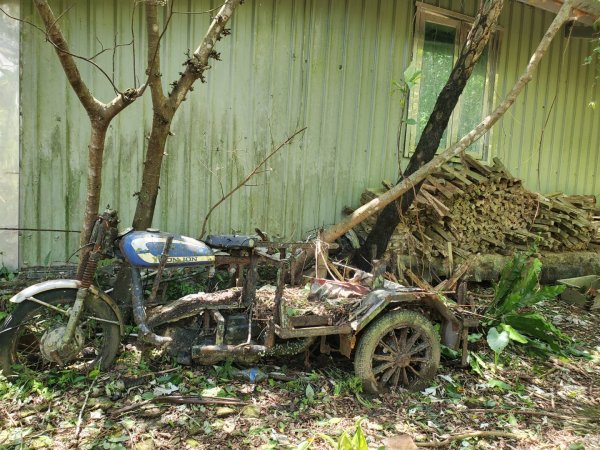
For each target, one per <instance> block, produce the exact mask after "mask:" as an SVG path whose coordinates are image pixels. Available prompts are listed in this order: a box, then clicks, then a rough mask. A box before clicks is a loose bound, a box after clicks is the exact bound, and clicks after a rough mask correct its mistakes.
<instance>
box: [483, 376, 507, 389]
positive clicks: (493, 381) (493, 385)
mask: <svg viewBox="0 0 600 450" xmlns="http://www.w3.org/2000/svg"><path fill="white" fill-rule="evenodd" d="M487 385H488V386H489V387H491V388H498V389H500V390H501V391H510V385H509V384H506V383H505V382H504V381H502V380H497V379H496V378H492V379H491V380H489V381H488V382H487Z"/></svg>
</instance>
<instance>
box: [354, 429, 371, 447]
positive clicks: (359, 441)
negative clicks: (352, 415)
mask: <svg viewBox="0 0 600 450" xmlns="http://www.w3.org/2000/svg"><path fill="white" fill-rule="evenodd" d="M352 449H353V450H369V446H368V445H367V439H366V438H365V434H364V433H363V430H362V427H361V426H360V423H357V424H356V433H354V436H353V437H352Z"/></svg>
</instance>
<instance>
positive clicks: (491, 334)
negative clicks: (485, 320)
mask: <svg viewBox="0 0 600 450" xmlns="http://www.w3.org/2000/svg"><path fill="white" fill-rule="evenodd" d="M509 340H510V338H509V337H508V333H507V332H506V331H503V332H501V333H498V330H496V328H495V327H491V328H490V329H489V330H488V334H487V343H488V345H489V346H490V348H491V349H492V350H493V351H494V362H495V364H496V365H498V356H499V355H500V353H502V350H504V349H505V348H506V346H507V345H508V343H509Z"/></svg>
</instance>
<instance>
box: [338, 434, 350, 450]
mask: <svg viewBox="0 0 600 450" xmlns="http://www.w3.org/2000/svg"><path fill="white" fill-rule="evenodd" d="M337 450H353V448H352V441H351V440H350V436H348V435H347V434H346V432H345V431H344V432H343V433H342V435H341V436H340V439H339V440H338V443H337Z"/></svg>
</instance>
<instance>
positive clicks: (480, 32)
mask: <svg viewBox="0 0 600 450" xmlns="http://www.w3.org/2000/svg"><path fill="white" fill-rule="evenodd" d="M503 5H504V0H486V1H485V2H483V3H482V4H481V6H480V8H479V11H478V13H477V17H476V18H475V22H474V23H473V26H472V28H471V30H470V31H469V35H468V36H467V41H466V43H465V46H464V47H463V49H462V51H461V54H460V56H459V58H458V60H457V61H456V64H455V65H454V68H453V69H452V72H451V73H450V77H449V79H448V82H447V83H446V85H445V86H444V88H443V89H442V91H441V92H440V94H439V96H438V98H437V100H436V103H435V107H434V108H433V111H432V112H431V115H430V116H429V120H428V121H427V124H426V125H425V128H424V130H423V133H422V134H421V138H420V139H419V142H418V143H417V147H416V149H415V152H414V153H413V155H412V157H411V158H410V161H409V163H408V166H407V167H406V169H405V170H404V173H403V175H402V177H401V178H400V180H398V183H400V182H401V181H402V180H403V179H404V178H406V177H407V176H409V175H411V174H413V173H414V172H415V171H416V170H417V169H419V168H420V167H422V166H423V165H424V164H426V163H428V162H429V161H431V159H432V158H433V157H434V156H435V153H436V151H437V149H438V147H439V145H440V141H441V139H442V135H443V133H444V131H445V130H446V127H447V126H448V122H449V120H450V116H451V114H452V112H453V111H454V107H455V106H456V104H457V103H458V99H459V97H460V95H461V94H462V92H463V90H464V88H465V86H466V84H467V81H468V80H469V78H470V76H471V74H472V73H473V69H474V68H475V64H476V63H477V61H479V58H480V57H481V54H482V53H483V50H484V49H485V47H486V46H487V44H488V41H489V40H490V37H491V36H492V33H493V31H494V27H495V25H496V23H497V22H498V17H499V16H500V12H501V11H502V6H503ZM420 188H421V183H417V184H415V185H414V186H413V188H412V189H410V190H409V191H407V192H406V193H405V194H404V195H402V198H401V199H400V200H399V201H397V202H394V203H391V204H389V205H388V206H386V207H385V208H384V210H383V211H382V212H381V214H379V216H378V217H377V221H376V223H375V226H374V227H373V229H372V230H371V232H370V233H369V235H368V236H367V239H366V242H365V244H364V245H363V246H362V248H361V249H360V251H359V252H358V253H357V258H356V261H355V263H356V264H358V265H359V266H360V267H362V268H368V267H369V266H370V259H371V252H372V250H371V249H372V247H373V246H376V247H377V253H376V254H377V258H380V257H381V256H382V255H383V253H384V252H385V250H386V249H387V246H388V243H389V241H390V238H391V236H392V234H393V233H394V230H395V229H396V227H397V226H398V224H399V223H400V214H401V213H404V212H406V211H407V210H408V208H409V207H410V205H411V204H412V202H413V200H414V198H415V196H416V195H417V194H418V192H419V189H420Z"/></svg>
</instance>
